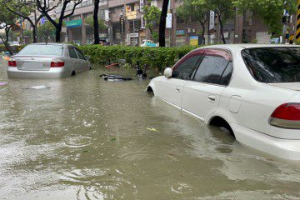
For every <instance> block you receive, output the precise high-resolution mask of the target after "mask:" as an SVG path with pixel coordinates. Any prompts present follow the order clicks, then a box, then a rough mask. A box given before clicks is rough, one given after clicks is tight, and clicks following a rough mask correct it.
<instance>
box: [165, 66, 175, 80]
mask: <svg viewBox="0 0 300 200" xmlns="http://www.w3.org/2000/svg"><path fill="white" fill-rule="evenodd" d="M172 74H173V70H172V68H170V67H168V68H166V69H165V71H164V76H165V77H167V78H171V77H172Z"/></svg>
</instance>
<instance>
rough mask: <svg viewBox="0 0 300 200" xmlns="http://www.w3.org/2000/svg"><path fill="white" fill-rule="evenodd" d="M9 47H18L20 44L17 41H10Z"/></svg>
mask: <svg viewBox="0 0 300 200" xmlns="http://www.w3.org/2000/svg"><path fill="white" fill-rule="evenodd" d="M11 45H12V46H20V43H19V42H18V41H12V42H11Z"/></svg>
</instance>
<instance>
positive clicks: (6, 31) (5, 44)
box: [1, 27, 13, 55]
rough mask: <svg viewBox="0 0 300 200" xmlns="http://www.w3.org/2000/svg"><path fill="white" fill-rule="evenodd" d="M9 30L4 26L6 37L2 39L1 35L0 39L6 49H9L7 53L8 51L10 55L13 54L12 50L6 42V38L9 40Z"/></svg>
mask: <svg viewBox="0 0 300 200" xmlns="http://www.w3.org/2000/svg"><path fill="white" fill-rule="evenodd" d="M9 30H10V27H7V28H5V37H6V39H5V40H4V41H3V38H2V37H1V39H2V41H3V44H4V46H5V47H6V49H7V50H8V51H9V53H10V54H11V55H13V52H12V50H11V49H10V46H9V44H8V40H9V38H8V34H9Z"/></svg>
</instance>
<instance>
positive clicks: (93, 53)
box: [78, 45, 195, 70]
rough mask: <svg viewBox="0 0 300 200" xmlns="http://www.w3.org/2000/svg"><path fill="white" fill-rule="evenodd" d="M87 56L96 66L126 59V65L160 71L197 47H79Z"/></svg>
mask: <svg viewBox="0 0 300 200" xmlns="http://www.w3.org/2000/svg"><path fill="white" fill-rule="evenodd" d="M78 48H79V49H80V50H81V51H83V52H84V54H85V55H89V56H90V57H91V62H93V63H96V64H102V65H105V64H110V63H113V62H118V61H119V60H120V59H125V60H126V63H128V64H131V65H132V66H134V65H135V64H137V63H139V64H140V65H141V66H142V65H144V64H148V66H149V67H151V68H157V69H159V70H162V69H164V68H165V67H171V66H173V65H174V64H175V62H176V61H178V60H179V59H180V58H182V57H183V56H184V55H186V54H187V53H188V52H190V51H191V50H193V49H194V48H195V47H190V46H186V47H160V48H150V47H131V46H101V45H85V46H79V47H78Z"/></svg>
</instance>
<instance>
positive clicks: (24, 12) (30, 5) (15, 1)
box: [5, 0, 43, 43]
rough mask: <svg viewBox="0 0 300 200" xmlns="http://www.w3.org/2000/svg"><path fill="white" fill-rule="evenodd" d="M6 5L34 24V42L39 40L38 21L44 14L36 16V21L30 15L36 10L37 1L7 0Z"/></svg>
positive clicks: (14, 12)
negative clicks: (37, 32) (37, 37)
mask: <svg viewBox="0 0 300 200" xmlns="http://www.w3.org/2000/svg"><path fill="white" fill-rule="evenodd" d="M5 7H6V9H7V10H9V11H10V12H12V13H13V14H15V15H17V16H19V17H21V18H23V19H25V20H28V22H29V23H30V24H31V26H32V36H33V43H35V42H37V40H36V27H37V23H38V21H39V20H40V19H41V18H42V16H43V15H40V16H39V17H38V19H36V18H35V20H34V21H33V20H32V19H31V18H30V17H29V16H30V14H31V13H32V12H34V11H35V7H36V2H35V1H33V0H5Z"/></svg>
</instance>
